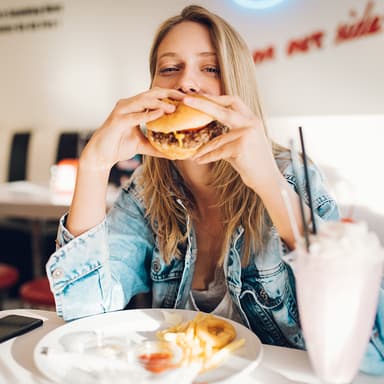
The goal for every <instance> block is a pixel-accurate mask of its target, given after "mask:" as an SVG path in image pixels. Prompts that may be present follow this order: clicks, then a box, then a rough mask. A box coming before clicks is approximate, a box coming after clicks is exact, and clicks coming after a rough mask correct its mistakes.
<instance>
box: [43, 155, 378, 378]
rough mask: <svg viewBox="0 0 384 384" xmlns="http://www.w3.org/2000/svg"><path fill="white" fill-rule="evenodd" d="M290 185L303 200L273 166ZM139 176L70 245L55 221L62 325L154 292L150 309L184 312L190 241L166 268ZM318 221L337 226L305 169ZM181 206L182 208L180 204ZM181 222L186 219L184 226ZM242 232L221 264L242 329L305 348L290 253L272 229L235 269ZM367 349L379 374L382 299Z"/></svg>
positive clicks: (334, 211)
mask: <svg viewBox="0 0 384 384" xmlns="http://www.w3.org/2000/svg"><path fill="white" fill-rule="evenodd" d="M276 160H277V163H278V165H279V167H280V169H281V172H282V173H283V175H284V176H285V178H286V180H287V181H288V183H289V184H290V185H291V186H292V188H294V189H295V190H296V191H297V189H298V188H300V189H301V192H302V194H303V195H304V198H305V199H306V200H307V201H308V197H307V195H306V190H305V183H304V180H303V178H302V177H299V178H300V180H296V178H295V176H294V173H293V171H292V165H291V163H290V162H289V161H286V160H282V159H279V158H277V159H276ZM139 172H140V169H138V170H137V171H136V173H135V175H134V176H133V177H132V179H131V182H130V184H129V185H128V186H127V187H126V188H124V189H123V190H122V191H121V194H120V196H119V198H118V199H117V201H116V202H115V203H114V206H113V207H112V208H111V210H110V211H109V213H108V215H107V217H106V219H105V220H104V221H103V222H102V223H100V224H99V225H97V226H96V227H94V228H92V229H90V230H89V231H87V232H86V233H84V234H82V235H81V236H79V237H77V238H74V237H73V236H72V235H71V234H70V233H69V232H68V230H67V229H66V228H65V216H64V217H63V218H61V220H60V226H59V231H58V239H57V241H58V249H57V251H56V252H55V253H54V254H52V256H51V257H50V259H49V261H48V263H47V266H46V269H47V275H48V277H49V280H50V284H51V288H52V291H53V293H54V296H55V300H56V309H57V312H58V314H59V315H60V316H62V317H63V318H64V319H65V320H70V319H75V318H79V317H83V316H88V315H93V314H98V313H101V312H107V311H114V310H120V309H123V308H124V307H125V306H126V305H127V304H128V302H129V301H130V299H131V298H132V297H133V296H134V295H136V294H138V293H142V292H150V291H151V292H152V306H153V307H164V308H184V307H185V305H186V302H187V300H188V293H189V291H190V289H191V285H192V277H193V272H194V264H195V261H196V255H197V245H196V236H195V232H194V229H193V227H192V225H191V223H189V224H188V225H189V226H190V232H189V237H188V245H187V247H186V249H185V256H184V259H182V260H178V259H173V260H172V261H171V263H170V264H168V265H167V264H165V263H164V261H163V258H162V257H161V254H160V252H159V248H158V244H157V239H156V234H154V233H153V231H152V230H151V228H150V225H149V222H148V220H147V218H146V216H145V206H144V203H143V200H142V198H141V196H140V193H139V192H140V186H139V185H138V184H137V177H136V176H137V174H138V173H139ZM309 174H310V181H311V191H312V198H313V203H314V204H313V205H314V209H315V213H316V219H317V222H318V223H319V224H321V221H323V220H336V219H338V218H339V212H338V208H337V206H336V204H335V202H334V200H333V199H332V198H331V196H330V195H329V194H328V193H327V191H326V190H325V188H324V184H323V178H322V175H321V174H320V172H319V170H318V169H317V168H316V167H315V166H314V165H313V164H311V165H310V167H309ZM179 203H180V204H181V205H183V203H182V201H179ZM187 222H189V219H188V218H187ZM242 244H243V228H242V227H239V228H237V230H236V231H235V233H233V236H232V241H231V245H230V247H229V250H228V253H227V255H226V257H225V260H224V272H225V276H226V281H227V286H228V291H229V294H230V296H231V298H232V300H233V303H234V305H235V306H236V308H237V310H238V311H239V313H240V316H241V318H242V320H243V323H244V324H245V325H246V326H247V327H249V328H250V329H252V330H253V331H254V332H255V333H256V334H257V335H258V337H259V338H260V339H261V341H262V342H263V343H267V344H274V345H280V346H288V347H294V348H305V342H304V339H303V335H302V332H301V329H300V321H299V314H298V309H297V303H296V294H295V279H294V275H293V272H292V270H291V268H290V267H289V266H288V265H287V264H286V263H285V262H284V261H283V260H282V256H283V255H284V254H285V253H287V252H288V250H287V248H286V246H285V244H284V243H283V242H282V241H281V239H280V237H279V235H278V233H277V231H276V229H275V228H272V230H271V233H270V238H269V241H268V243H267V245H266V247H265V248H264V249H263V250H262V251H260V252H258V253H257V254H254V255H252V257H251V262H250V263H249V265H248V266H246V267H242V265H241V249H242ZM380 300H381V301H380V306H379V310H378V314H377V317H376V324H375V328H374V330H373V333H372V338H371V342H370V345H369V348H368V351H367V353H366V356H365V358H364V360H363V363H362V369H363V370H364V371H366V372H371V373H376V374H379V373H382V374H384V292H381V297H380Z"/></svg>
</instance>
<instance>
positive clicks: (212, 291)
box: [186, 267, 242, 324]
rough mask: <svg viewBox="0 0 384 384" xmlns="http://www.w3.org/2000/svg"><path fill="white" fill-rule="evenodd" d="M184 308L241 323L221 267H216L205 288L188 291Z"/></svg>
mask: <svg viewBox="0 0 384 384" xmlns="http://www.w3.org/2000/svg"><path fill="white" fill-rule="evenodd" d="M186 309H192V310H194V311H202V312H206V313H210V314H212V315H216V316H222V317H225V318H227V319H231V320H234V321H236V322H238V323H240V324H242V320H241V317H240V315H239V313H238V311H237V309H236V308H235V307H234V305H233V302H232V299H231V296H230V295H229V293H228V289H227V285H226V282H225V276H224V270H223V268H222V267H221V268H217V269H216V271H215V276H214V279H213V280H212V281H211V282H210V283H209V285H208V289H207V290H204V291H199V290H196V289H192V290H191V291H190V293H189V299H188V302H187V305H186Z"/></svg>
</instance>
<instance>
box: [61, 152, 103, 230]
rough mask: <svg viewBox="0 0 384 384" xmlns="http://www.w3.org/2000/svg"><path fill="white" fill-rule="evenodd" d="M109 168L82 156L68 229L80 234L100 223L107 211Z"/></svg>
mask: <svg viewBox="0 0 384 384" xmlns="http://www.w3.org/2000/svg"><path fill="white" fill-rule="evenodd" d="M108 177H109V170H108V169H103V168H99V167H97V166H95V165H94V164H92V162H91V161H89V160H88V159H82V158H80V161H79V168H78V171H77V179H76V187H75V192H74V195H73V199H72V204H71V207H70V209H69V214H68V219H67V224H66V226H67V229H68V230H69V232H71V233H72V234H73V235H74V236H79V235H81V234H82V233H84V232H86V231H87V230H89V229H90V228H92V227H94V226H95V225H97V224H99V223H100V222H101V221H102V220H103V219H104V217H105V213H106V209H107V206H106V193H107V186H108Z"/></svg>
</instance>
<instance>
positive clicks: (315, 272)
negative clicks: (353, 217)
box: [295, 222, 384, 383]
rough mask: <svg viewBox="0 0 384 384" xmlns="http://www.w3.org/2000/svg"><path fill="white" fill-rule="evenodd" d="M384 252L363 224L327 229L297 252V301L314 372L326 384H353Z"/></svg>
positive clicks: (332, 224) (331, 225)
mask: <svg viewBox="0 0 384 384" xmlns="http://www.w3.org/2000/svg"><path fill="white" fill-rule="evenodd" d="M383 265H384V250H383V248H382V247H381V246H380V242H379V240H378V238H377V236H376V235H375V234H374V233H372V232H369V231H368V228H367V225H366V224H365V223H344V222H327V223H324V224H323V225H322V226H321V228H320V229H319V231H318V234H317V235H316V236H311V238H310V247H309V250H308V251H307V250H306V249H305V247H304V246H298V249H297V258H296V260H295V275H296V281H297V298H298V305H299V313H300V319H301V324H302V328H303V334H304V338H305V341H306V347H307V350H308V353H309V357H310V359H311V362H312V365H313V368H314V370H315V372H316V373H317V375H318V376H319V377H320V379H321V380H322V381H323V382H325V383H350V382H351V381H352V380H353V378H354V376H355V375H356V373H357V371H358V369H359V365H360V361H361V359H362V357H363V355H364V352H365V350H366V348H367V345H368V341H369V337H370V334H371V331H372V326H373V323H374V318H375V314H376V309H377V303H378V294H379V289H380V282H381V279H382V277H383Z"/></svg>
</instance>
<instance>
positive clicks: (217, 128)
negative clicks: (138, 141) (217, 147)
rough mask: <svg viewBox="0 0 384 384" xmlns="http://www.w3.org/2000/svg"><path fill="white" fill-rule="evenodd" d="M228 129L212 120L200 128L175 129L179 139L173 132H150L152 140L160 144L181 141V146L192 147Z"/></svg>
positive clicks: (176, 143)
mask: <svg viewBox="0 0 384 384" xmlns="http://www.w3.org/2000/svg"><path fill="white" fill-rule="evenodd" d="M228 131H229V128H228V127H227V126H226V125H224V124H222V123H220V122H218V121H217V120H214V121H211V122H210V123H209V124H208V125H206V126H205V127H203V128H201V129H193V130H190V131H189V130H183V131H177V132H176V135H177V136H178V137H179V139H177V137H176V136H175V133H174V132H170V133H162V132H153V131H151V134H152V139H153V141H156V142H158V143H160V144H162V145H180V144H181V142H182V147H184V148H194V147H196V146H197V145H200V144H205V143H207V142H208V141H210V140H212V139H213V138H215V137H217V136H220V135H222V134H223V133H227V132H228ZM180 146H181V145H180Z"/></svg>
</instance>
